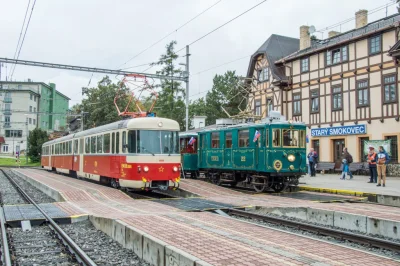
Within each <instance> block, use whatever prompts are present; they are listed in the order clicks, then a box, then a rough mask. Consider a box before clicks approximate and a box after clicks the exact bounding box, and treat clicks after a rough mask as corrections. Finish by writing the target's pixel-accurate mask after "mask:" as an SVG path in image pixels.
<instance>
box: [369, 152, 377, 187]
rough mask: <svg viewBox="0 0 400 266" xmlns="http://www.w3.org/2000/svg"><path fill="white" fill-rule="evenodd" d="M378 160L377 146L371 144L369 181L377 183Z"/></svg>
mask: <svg viewBox="0 0 400 266" xmlns="http://www.w3.org/2000/svg"><path fill="white" fill-rule="evenodd" d="M376 161H377V155H376V152H375V148H374V147H373V146H369V153H368V160H367V162H368V166H369V173H370V179H369V182H368V183H376V182H377V180H376V179H377V177H378V173H377V171H376Z"/></svg>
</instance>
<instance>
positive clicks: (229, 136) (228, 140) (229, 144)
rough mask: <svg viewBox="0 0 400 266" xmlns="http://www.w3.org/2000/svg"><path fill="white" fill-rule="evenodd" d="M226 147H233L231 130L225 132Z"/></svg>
mask: <svg viewBox="0 0 400 266" xmlns="http://www.w3.org/2000/svg"><path fill="white" fill-rule="evenodd" d="M225 148H226V149H231V148H232V132H231V131H227V132H225Z"/></svg>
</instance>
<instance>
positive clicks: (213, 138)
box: [211, 132, 219, 149]
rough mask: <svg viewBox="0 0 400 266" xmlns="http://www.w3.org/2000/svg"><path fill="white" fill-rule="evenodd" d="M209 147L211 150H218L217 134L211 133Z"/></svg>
mask: <svg viewBox="0 0 400 266" xmlns="http://www.w3.org/2000/svg"><path fill="white" fill-rule="evenodd" d="M211 147H212V148H213V149H218V148H219V132H212V133H211Z"/></svg>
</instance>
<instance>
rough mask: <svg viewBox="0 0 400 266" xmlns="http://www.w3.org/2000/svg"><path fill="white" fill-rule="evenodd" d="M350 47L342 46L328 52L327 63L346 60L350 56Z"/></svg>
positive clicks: (332, 63) (331, 63) (328, 64)
mask: <svg viewBox="0 0 400 266" xmlns="http://www.w3.org/2000/svg"><path fill="white" fill-rule="evenodd" d="M348 51H349V49H348V48H347V46H342V47H340V48H336V49H333V50H330V51H327V52H326V65H327V66H330V65H334V64H338V63H340V62H346V61H347V60H348V58H349V55H348Z"/></svg>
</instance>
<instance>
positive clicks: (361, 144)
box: [358, 137, 369, 162]
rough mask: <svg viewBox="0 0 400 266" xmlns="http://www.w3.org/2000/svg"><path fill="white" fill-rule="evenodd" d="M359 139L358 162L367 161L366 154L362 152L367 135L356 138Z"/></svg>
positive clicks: (367, 139)
mask: <svg viewBox="0 0 400 266" xmlns="http://www.w3.org/2000/svg"><path fill="white" fill-rule="evenodd" d="M358 140H359V142H360V143H359V147H360V151H359V152H360V162H366V161H367V155H366V154H364V150H365V142H366V141H369V137H362V138H358Z"/></svg>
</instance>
